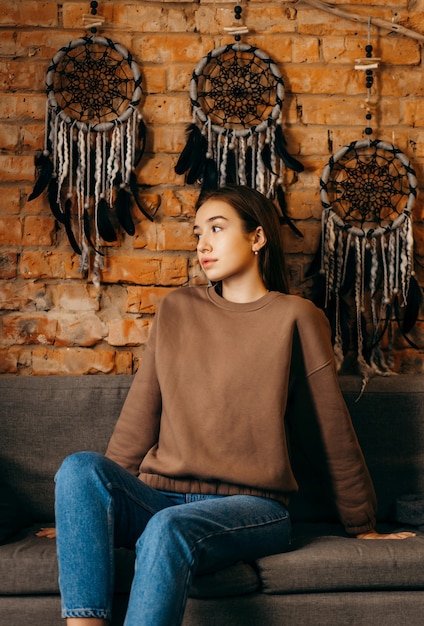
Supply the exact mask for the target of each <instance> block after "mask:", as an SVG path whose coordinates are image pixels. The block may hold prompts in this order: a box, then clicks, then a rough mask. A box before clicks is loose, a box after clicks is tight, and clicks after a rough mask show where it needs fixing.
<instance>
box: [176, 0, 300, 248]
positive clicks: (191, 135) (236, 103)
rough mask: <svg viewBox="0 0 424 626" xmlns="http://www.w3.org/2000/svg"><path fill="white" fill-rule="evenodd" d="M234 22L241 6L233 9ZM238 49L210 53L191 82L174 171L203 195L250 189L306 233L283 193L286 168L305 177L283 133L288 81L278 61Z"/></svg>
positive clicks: (255, 51) (256, 51) (231, 47)
mask: <svg viewBox="0 0 424 626" xmlns="http://www.w3.org/2000/svg"><path fill="white" fill-rule="evenodd" d="M235 13H236V18H237V19H239V18H240V15H241V7H239V6H237V7H236V8H235ZM227 30H229V32H230V33H232V34H234V33H236V43H234V44H227V45H225V46H221V47H219V48H216V49H214V50H212V51H210V52H209V53H208V54H207V55H206V56H204V57H203V59H202V60H201V61H200V62H199V64H198V65H197V67H196V68H195V70H194V72H193V75H192V79H191V82H190V102H191V105H192V112H193V120H192V123H191V124H190V126H189V127H188V129H187V134H188V138H187V143H186V145H185V147H184V149H183V151H182V152H181V155H180V157H179V159H178V162H177V165H176V167H175V171H176V173H177V174H185V173H186V181H187V183H188V184H193V183H195V182H200V184H201V186H202V189H213V188H216V187H219V186H222V185H225V184H231V183H235V184H239V185H247V186H249V187H252V188H254V189H257V190H258V191H260V192H262V193H263V194H264V195H266V196H267V197H269V198H271V199H274V198H275V197H277V199H278V203H279V206H280V209H281V217H282V221H285V222H287V223H288V224H289V225H290V227H291V228H292V229H293V230H294V231H295V232H296V233H297V234H298V235H300V236H301V235H302V233H301V232H300V231H299V230H298V229H297V228H296V226H295V225H294V224H293V222H291V220H290V219H289V217H288V215H287V207H286V203H285V198H284V193H283V189H282V184H283V178H284V168H285V167H288V168H290V169H292V170H294V171H295V172H301V171H303V169H304V168H303V165H302V164H301V163H300V162H299V161H298V160H297V159H295V158H294V157H293V156H291V155H290V153H289V152H288V150H287V143H286V140H285V137H284V134H283V131H282V128H281V122H282V105H283V100H284V83H283V79H282V77H281V74H280V72H279V70H278V68H277V66H276V65H275V63H274V62H273V60H272V59H271V58H270V57H269V56H268V55H267V54H266V53H265V52H263V51H262V50H259V49H258V48H256V47H255V46H251V45H248V44H244V43H239V42H238V41H237V40H238V39H240V36H239V34H238V33H239V32H243V33H245V32H247V29H246V28H244V27H241V28H235V29H227Z"/></svg>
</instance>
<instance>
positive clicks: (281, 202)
mask: <svg viewBox="0 0 424 626" xmlns="http://www.w3.org/2000/svg"><path fill="white" fill-rule="evenodd" d="M277 200H278V204H279V207H280V209H281V213H282V222H283V223H284V224H287V225H288V226H289V227H290V228H291V229H292V231H293V232H294V233H295V234H296V235H297V236H298V237H303V233H302V232H301V231H300V230H299V229H298V228H297V226H296V225H295V224H294V223H293V222H292V220H291V219H290V217H289V215H288V212H287V203H286V198H285V195H284V191H283V190H282V188H281V186H280V185H278V187H277Z"/></svg>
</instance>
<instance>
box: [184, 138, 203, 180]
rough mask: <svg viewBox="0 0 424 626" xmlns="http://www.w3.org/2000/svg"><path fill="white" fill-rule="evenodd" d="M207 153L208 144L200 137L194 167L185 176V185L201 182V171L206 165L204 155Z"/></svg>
mask: <svg viewBox="0 0 424 626" xmlns="http://www.w3.org/2000/svg"><path fill="white" fill-rule="evenodd" d="M207 151H208V142H207V141H206V139H205V137H204V136H203V135H202V137H201V139H200V144H199V147H198V152H197V155H198V157H197V159H196V161H195V163H194V165H193V166H192V167H191V168H190V169H189V171H188V174H187V184H188V185H192V184H193V183H195V182H197V181H199V180H201V179H202V178H203V171H204V169H205V163H206V153H207Z"/></svg>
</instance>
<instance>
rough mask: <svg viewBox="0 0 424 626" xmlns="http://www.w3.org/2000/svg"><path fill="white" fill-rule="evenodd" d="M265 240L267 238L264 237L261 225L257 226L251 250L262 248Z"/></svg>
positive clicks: (256, 250)
mask: <svg viewBox="0 0 424 626" xmlns="http://www.w3.org/2000/svg"><path fill="white" fill-rule="evenodd" d="M266 241H267V239H266V235H265V232H264V229H263V228H262V226H258V227H257V228H256V230H255V231H254V238H253V251H254V252H259V250H261V248H263V247H264V245H265V244H266Z"/></svg>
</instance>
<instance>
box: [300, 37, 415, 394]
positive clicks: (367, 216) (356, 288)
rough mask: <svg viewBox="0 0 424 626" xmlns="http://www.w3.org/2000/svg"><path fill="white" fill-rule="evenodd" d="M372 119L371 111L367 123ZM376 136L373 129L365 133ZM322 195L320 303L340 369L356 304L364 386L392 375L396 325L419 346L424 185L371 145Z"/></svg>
mask: <svg viewBox="0 0 424 626" xmlns="http://www.w3.org/2000/svg"><path fill="white" fill-rule="evenodd" d="M366 53H367V57H366V59H360V60H358V62H360V63H361V65H360V66H357V69H365V70H366V86H367V89H368V91H369V90H370V88H371V86H372V84H373V80H372V70H371V69H370V68H371V67H373V68H374V67H375V66H376V61H378V59H373V58H372V46H371V45H370V44H368V45H367V46H366ZM377 65H378V64H377ZM368 96H369V94H368ZM371 118H372V114H371V112H370V109H369V108H367V112H366V119H367V120H368V121H369V120H371ZM372 132H373V131H372V129H371V128H370V126H369V125H368V126H367V127H366V129H365V134H366V135H368V136H370V135H371V134H372ZM320 195H321V203H322V206H323V213H322V236H321V246H320V251H319V263H320V266H321V275H322V276H323V277H324V288H323V289H318V290H317V294H316V296H315V299H316V300H317V303H319V304H320V305H321V306H323V308H325V310H326V313H327V315H328V317H329V319H330V322H331V324H332V328H333V342H334V351H335V355H336V359H337V362H338V364H339V366H341V364H342V363H343V360H344V357H345V354H346V353H347V351H348V349H349V346H350V334H351V329H350V325H349V318H350V306H349V305H350V302H352V301H353V304H354V310H355V335H356V344H357V346H356V347H357V359H358V365H359V369H360V371H361V373H362V375H363V377H364V383H365V382H366V380H367V379H368V378H369V376H370V375H372V374H373V373H379V374H384V373H390V367H389V364H388V363H387V360H386V359H385V357H384V355H383V352H382V350H381V345H380V342H381V339H382V337H383V336H384V334H385V333H386V331H387V330H388V331H389V332H388V335H389V355H390V352H391V342H392V328H391V323H392V318H395V319H396V322H397V324H398V325H399V328H400V330H401V332H402V334H403V336H404V337H405V339H406V340H407V341H408V343H409V344H410V345H411V346H413V347H416V346H415V345H414V344H413V342H412V341H411V340H410V339H409V338H408V337H407V336H406V335H407V333H408V332H409V331H410V330H411V329H412V327H413V326H414V324H415V321H416V320H417V316H418V312H419V307H420V304H421V301H422V293H421V289H420V287H419V285H418V283H417V281H416V279H415V276H414V269H413V231H412V209H413V207H414V204H415V200H416V196H417V180H416V177H415V172H414V170H413V168H412V167H411V164H410V162H409V159H408V158H407V157H406V156H405V154H403V153H402V152H401V151H400V150H399V149H398V148H396V147H395V146H394V145H393V144H391V143H387V142H383V141H380V140H377V139H374V140H372V139H371V138H369V139H364V140H360V141H355V142H352V143H351V144H349V145H347V146H344V147H343V148H341V149H340V150H339V151H338V152H337V153H336V154H334V155H333V156H331V158H330V160H329V162H328V163H327V165H326V166H325V168H324V170H323V172H322V175H321V180H320ZM315 265H316V263H315V264H314V263H313V264H312V269H311V268H310V270H309V275H311V274H313V270H314V266H315ZM317 283H318V284H319V285H320V284H321V281H319V280H318V281H317ZM401 310H402V311H403V316H402V317H403V319H402V321H401Z"/></svg>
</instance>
